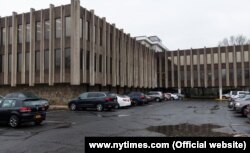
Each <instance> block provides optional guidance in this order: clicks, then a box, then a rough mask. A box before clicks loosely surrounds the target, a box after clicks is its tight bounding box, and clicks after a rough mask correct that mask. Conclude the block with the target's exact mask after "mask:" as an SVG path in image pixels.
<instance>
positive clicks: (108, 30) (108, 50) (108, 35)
mask: <svg viewBox="0 0 250 153" xmlns="http://www.w3.org/2000/svg"><path fill="white" fill-rule="evenodd" d="M106 42H107V84H109V85H111V84H112V83H111V75H110V66H111V65H110V54H111V52H110V24H108V23H107V41H106Z"/></svg>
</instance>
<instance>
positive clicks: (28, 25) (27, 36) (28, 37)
mask: <svg viewBox="0 0 250 153" xmlns="http://www.w3.org/2000/svg"><path fill="white" fill-rule="evenodd" d="M26 42H30V24H27V25H26Z"/></svg>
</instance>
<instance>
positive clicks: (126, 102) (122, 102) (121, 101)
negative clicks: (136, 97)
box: [116, 94, 131, 108]
mask: <svg viewBox="0 0 250 153" xmlns="http://www.w3.org/2000/svg"><path fill="white" fill-rule="evenodd" d="M116 97H117V102H118V105H117V107H118V108H121V107H129V106H131V99H130V97H128V96H125V95H119V94H117V95H116Z"/></svg>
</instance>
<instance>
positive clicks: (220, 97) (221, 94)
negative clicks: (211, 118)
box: [219, 87, 222, 100]
mask: <svg viewBox="0 0 250 153" xmlns="http://www.w3.org/2000/svg"><path fill="white" fill-rule="evenodd" d="M219 90H220V91H219V93H220V100H222V87H220V88H219Z"/></svg>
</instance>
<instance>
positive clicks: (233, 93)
mask: <svg viewBox="0 0 250 153" xmlns="http://www.w3.org/2000/svg"><path fill="white" fill-rule="evenodd" d="M246 94H250V92H249V91H231V92H230V98H229V99H228V101H233V100H234V99H237V98H239V97H242V96H244V95H246Z"/></svg>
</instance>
